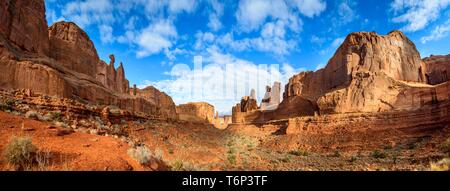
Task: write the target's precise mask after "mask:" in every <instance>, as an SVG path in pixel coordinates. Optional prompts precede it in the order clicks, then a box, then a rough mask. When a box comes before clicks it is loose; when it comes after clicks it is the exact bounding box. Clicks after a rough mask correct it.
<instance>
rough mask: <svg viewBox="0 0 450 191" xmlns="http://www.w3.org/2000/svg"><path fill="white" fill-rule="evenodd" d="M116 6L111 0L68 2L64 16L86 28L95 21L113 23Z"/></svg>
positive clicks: (63, 12)
mask: <svg viewBox="0 0 450 191" xmlns="http://www.w3.org/2000/svg"><path fill="white" fill-rule="evenodd" d="M113 10H114V6H113V4H112V3H111V2H110V0H86V1H73V2H69V3H67V4H66V5H65V6H64V8H63V10H62V11H61V12H62V16H63V17H64V18H66V19H68V20H70V21H73V22H75V23H77V25H79V26H80V27H81V28H84V27H86V26H88V25H90V24H93V23H113V22H114V21H115V18H114V16H113Z"/></svg>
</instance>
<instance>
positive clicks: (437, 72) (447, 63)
mask: <svg viewBox="0 0 450 191" xmlns="http://www.w3.org/2000/svg"><path fill="white" fill-rule="evenodd" d="M423 61H424V62H425V63H426V64H427V73H426V76H427V80H428V83H429V84H431V85H436V84H440V83H444V82H446V81H450V54H449V55H447V56H430V57H427V58H425V59H423Z"/></svg>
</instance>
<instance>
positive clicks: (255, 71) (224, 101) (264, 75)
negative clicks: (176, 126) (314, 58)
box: [140, 47, 302, 113]
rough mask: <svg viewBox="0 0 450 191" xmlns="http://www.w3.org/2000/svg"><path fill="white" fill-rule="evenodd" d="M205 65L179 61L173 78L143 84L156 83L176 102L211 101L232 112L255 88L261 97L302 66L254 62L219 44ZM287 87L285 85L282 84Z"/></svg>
mask: <svg viewBox="0 0 450 191" xmlns="http://www.w3.org/2000/svg"><path fill="white" fill-rule="evenodd" d="M202 60H203V62H204V63H203V64H204V65H203V67H202V68H200V69H191V68H189V66H187V65H184V64H178V65H175V66H174V67H173V68H172V70H171V71H170V72H169V73H168V74H169V75H171V76H172V77H173V79H171V80H162V81H157V82H150V81H144V82H143V83H142V84H141V85H140V87H145V86H147V85H154V86H155V87H157V88H158V89H161V90H162V91H164V92H166V93H168V94H169V95H171V96H172V98H174V101H175V103H177V104H181V103H186V102H191V101H207V102H209V103H211V104H213V105H214V106H215V107H216V110H217V111H219V112H220V113H230V112H231V107H232V106H233V105H234V104H236V103H237V102H239V101H240V99H241V97H242V96H245V95H248V94H249V93H250V90H251V89H255V90H256V92H257V96H258V97H259V98H260V99H261V98H262V96H263V95H264V93H265V86H266V85H271V84H272V83H273V82H274V81H280V82H282V83H283V84H285V83H286V82H287V81H288V80H289V78H290V77H291V76H292V75H294V74H296V73H298V72H300V71H301V70H302V69H295V68H293V67H292V66H291V65H289V64H287V63H284V64H282V65H281V66H279V65H257V64H255V63H253V62H250V61H247V60H242V59H239V58H236V57H234V56H232V55H230V54H224V53H222V52H220V51H219V50H218V49H217V48H215V47H210V48H208V49H207V54H206V55H205V56H204V57H203V59H202ZM282 87H283V86H282Z"/></svg>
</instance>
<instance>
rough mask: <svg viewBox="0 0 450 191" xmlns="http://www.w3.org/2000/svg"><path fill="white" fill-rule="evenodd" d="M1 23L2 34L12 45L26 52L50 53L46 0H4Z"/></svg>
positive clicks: (1, 8) (1, 5)
mask: <svg viewBox="0 0 450 191" xmlns="http://www.w3.org/2000/svg"><path fill="white" fill-rule="evenodd" d="M0 23H1V25H0V34H1V36H2V37H3V38H4V40H7V41H8V42H9V44H10V45H12V46H14V47H15V48H17V49H21V50H23V51H24V52H25V53H36V54H41V55H48V53H49V47H50V45H49V41H48V33H47V20H46V19H45V4H44V1H42V0H2V1H1V2H0Z"/></svg>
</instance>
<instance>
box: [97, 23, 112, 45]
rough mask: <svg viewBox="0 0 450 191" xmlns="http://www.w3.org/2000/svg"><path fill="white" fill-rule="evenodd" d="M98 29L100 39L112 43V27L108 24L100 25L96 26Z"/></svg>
mask: <svg viewBox="0 0 450 191" xmlns="http://www.w3.org/2000/svg"><path fill="white" fill-rule="evenodd" d="M98 29H99V31H100V40H101V41H102V42H103V43H112V42H114V36H113V28H112V27H111V26H108V25H100V26H99V27H98Z"/></svg>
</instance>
